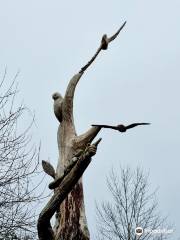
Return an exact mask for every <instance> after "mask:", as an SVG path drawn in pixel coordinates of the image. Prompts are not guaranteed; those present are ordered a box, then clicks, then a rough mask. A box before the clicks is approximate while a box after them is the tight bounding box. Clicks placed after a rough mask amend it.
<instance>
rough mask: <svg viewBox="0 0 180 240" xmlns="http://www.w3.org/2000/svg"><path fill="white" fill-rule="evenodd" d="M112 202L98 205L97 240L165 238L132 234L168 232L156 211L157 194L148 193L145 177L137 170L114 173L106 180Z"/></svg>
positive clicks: (162, 236) (149, 234) (126, 169)
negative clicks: (161, 230) (165, 230)
mask: <svg viewBox="0 0 180 240" xmlns="http://www.w3.org/2000/svg"><path fill="white" fill-rule="evenodd" d="M107 185H108V189H109V191H110V197H111V200H109V201H106V202H103V203H102V204H101V205H97V222H98V231H99V239H103V240H105V239H112V240H137V239H141V240H142V239H143V240H147V239H154V240H155V239H156V240H163V239H166V238H167V237H170V235H168V234H151V233H150V232H149V233H148V232H147V233H146V232H145V231H144V233H143V234H142V235H141V236H137V235H136V234H135V229H136V228H137V227H141V228H142V229H149V230H155V229H164V228H165V226H166V228H167V225H166V222H165V218H163V217H162V216H161V215H160V213H159V211H158V203H157V200H156V194H155V193H156V192H152V193H151V192H150V189H149V184H148V175H146V174H144V172H143V171H142V170H141V169H140V168H137V169H136V170H135V171H132V170H131V169H130V168H129V167H126V168H121V171H120V172H119V173H118V174H117V173H115V172H114V171H113V170H112V172H111V174H110V176H109V178H108V179H107Z"/></svg>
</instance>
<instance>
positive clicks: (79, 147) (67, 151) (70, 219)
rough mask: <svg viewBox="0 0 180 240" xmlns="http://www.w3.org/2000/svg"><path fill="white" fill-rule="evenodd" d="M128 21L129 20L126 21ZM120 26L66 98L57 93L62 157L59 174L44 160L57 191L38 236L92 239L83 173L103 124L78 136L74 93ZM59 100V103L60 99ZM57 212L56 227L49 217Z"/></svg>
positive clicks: (75, 80) (42, 216) (53, 239)
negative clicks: (85, 202) (87, 217)
mask: <svg viewBox="0 0 180 240" xmlns="http://www.w3.org/2000/svg"><path fill="white" fill-rule="evenodd" d="M125 23H126V22H125ZM125 23H124V24H123V25H122V26H121V28H120V29H119V30H118V31H117V32H116V33H115V34H114V35H113V36H112V37H110V38H108V37H107V36H106V35H104V36H103V38H102V40H101V44H100V47H99V48H98V50H97V51H96V53H95V54H94V56H93V57H92V58H91V60H90V61H89V62H88V63H87V64H86V65H85V66H84V67H82V69H81V70H80V72H79V73H78V74H76V75H74V76H73V78H72V79H71V80H70V82H69V84H68V87H67V89H66V93H65V96H64V98H62V97H61V95H60V94H57V95H56V97H57V96H58V98H59V100H60V101H59V100H57V99H58V98H56V97H55V96H54V100H55V101H56V100H57V101H56V102H55V105H56V107H57V106H58V104H60V103H61V105H60V106H59V108H58V111H57V108H56V111H55V115H56V114H59V118H58V117H57V116H56V117H57V118H58V120H59V121H60V125H59V128H58V133H57V141H58V149H59V160H58V166H57V169H56V173H55V171H54V169H53V167H52V166H51V164H49V163H48V162H46V161H43V163H42V164H43V169H44V171H45V172H46V173H47V174H49V175H50V176H52V177H53V178H54V181H53V182H52V183H50V184H49V188H50V189H55V190H54V195H53V196H52V197H51V199H50V200H49V202H48V203H47V205H46V206H45V207H44V209H43V210H42V211H41V213H40V215H39V219H38V224H37V228H38V236H39V239H40V240H89V239H90V236H89V231H88V226H87V221H86V215H85V207H84V197H83V184H82V178H81V176H82V174H83V172H84V171H85V169H86V168H87V166H88V165H89V163H90V161H91V157H92V156H93V155H95V154H96V148H97V145H98V144H99V142H100V140H98V141H97V142H96V143H94V144H92V145H91V143H92V141H93V140H94V138H95V137H96V135H97V134H98V133H99V131H100V130H101V127H100V126H93V127H91V128H90V129H89V130H88V131H87V132H86V133H84V134H82V135H79V136H78V135H77V134H76V130H75V126H74V118H73V99H74V92H75V88H76V86H77V83H78V82H79V80H80V78H81V77H82V75H83V73H84V72H85V70H86V69H87V68H88V67H89V66H90V65H91V63H92V62H93V61H94V60H95V59H96V57H97V56H98V54H99V53H100V51H101V50H106V49H107V48H108V44H109V43H110V42H111V41H113V40H114V39H115V38H116V37H117V36H118V34H119V33H120V31H121V30H122V28H123V27H124V25H125ZM58 101H59V102H58ZM55 212H56V223H55V226H54V229H52V227H51V223H50V220H51V218H52V216H53V215H54V213H55Z"/></svg>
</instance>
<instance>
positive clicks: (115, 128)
mask: <svg viewBox="0 0 180 240" xmlns="http://www.w3.org/2000/svg"><path fill="white" fill-rule="evenodd" d="M149 124H150V123H132V124H130V125H128V126H124V125H123V124H119V125H117V126H110V125H101V124H93V125H92V126H93V127H101V128H111V129H114V130H117V131H119V132H126V130H128V129H130V128H134V127H137V126H140V125H149Z"/></svg>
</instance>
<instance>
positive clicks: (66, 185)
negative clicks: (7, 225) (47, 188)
mask: <svg viewBox="0 0 180 240" xmlns="http://www.w3.org/2000/svg"><path fill="white" fill-rule="evenodd" d="M100 140H101V139H99V140H98V141H97V142H96V143H94V144H92V145H91V146H89V147H88V148H87V149H86V151H84V153H83V154H82V156H80V157H79V159H78V161H77V163H76V164H75V166H74V167H73V168H72V169H71V171H70V172H69V173H68V174H67V175H66V176H65V177H64V179H63V180H62V182H61V183H60V186H59V187H58V188H57V191H56V192H55V193H54V195H53V196H52V197H51V199H50V200H49V202H48V203H47V205H46V206H45V207H44V209H43V210H42V211H41V213H40V216H39V219H38V225H37V227H38V236H39V240H54V239H56V237H55V235H54V232H53V230H52V227H51V223H50V220H51V218H52V216H53V215H54V213H55V211H56V210H57V208H58V206H59V205H60V204H61V203H62V202H63V200H64V199H65V198H66V197H67V195H68V193H69V192H70V191H71V190H72V188H73V187H74V185H75V184H76V183H77V182H78V180H79V179H80V178H81V176H82V174H83V173H84V171H85V170H86V168H87V167H88V165H89V164H90V162H91V157H92V156H93V155H95V154H96V149H97V146H98V144H99V142H100Z"/></svg>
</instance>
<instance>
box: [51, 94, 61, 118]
mask: <svg viewBox="0 0 180 240" xmlns="http://www.w3.org/2000/svg"><path fill="white" fill-rule="evenodd" d="M52 98H53V99H54V114H55V116H56V118H57V119H58V121H59V122H61V121H62V103H63V97H62V96H61V94H60V93H58V92H55V93H54V94H53V95H52Z"/></svg>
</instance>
